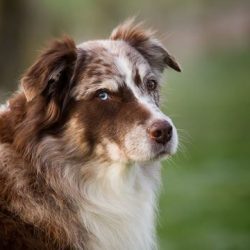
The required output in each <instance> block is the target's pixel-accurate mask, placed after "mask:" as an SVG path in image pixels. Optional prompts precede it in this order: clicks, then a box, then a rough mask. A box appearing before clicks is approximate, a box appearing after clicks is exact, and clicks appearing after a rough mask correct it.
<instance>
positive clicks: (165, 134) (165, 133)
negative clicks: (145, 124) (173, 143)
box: [148, 120, 173, 144]
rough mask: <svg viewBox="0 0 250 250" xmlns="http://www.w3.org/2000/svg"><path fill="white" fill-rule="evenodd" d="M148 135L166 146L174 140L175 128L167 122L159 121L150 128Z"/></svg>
mask: <svg viewBox="0 0 250 250" xmlns="http://www.w3.org/2000/svg"><path fill="white" fill-rule="evenodd" d="M148 133H149V136H150V138H151V139H152V140H154V141H156V142H157V143H161V144H166V143H167V142H169V141H170V140H171V138H172V134H173V127H172V126H171V125H170V124H169V122H167V121H166V120H159V121H156V122H154V123H153V124H152V125H151V126H150V127H149V129H148Z"/></svg>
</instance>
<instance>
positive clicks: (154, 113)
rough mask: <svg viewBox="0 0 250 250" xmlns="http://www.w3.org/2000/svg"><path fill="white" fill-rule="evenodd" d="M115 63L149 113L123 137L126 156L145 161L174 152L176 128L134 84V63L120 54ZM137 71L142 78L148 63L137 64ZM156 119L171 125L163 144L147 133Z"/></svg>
mask: <svg viewBox="0 0 250 250" xmlns="http://www.w3.org/2000/svg"><path fill="white" fill-rule="evenodd" d="M116 65H117V67H118V68H119V70H120V72H121V73H122V74H123V75H124V76H125V79H126V80H125V83H126V85H127V86H128V87H129V89H130V90H131V91H132V93H133V95H134V96H135V98H136V99H137V101H138V103H140V104H141V105H142V106H144V107H145V109H146V110H148V111H149V113H150V114H151V117H150V119H149V120H148V121H147V122H146V123H145V125H137V124H135V126H134V128H133V129H132V130H131V131H129V133H128V134H127V135H126V137H125V141H124V143H125V148H126V151H127V152H126V153H127V156H128V157H129V158H130V159H131V160H135V161H147V160H149V159H153V158H154V157H155V156H156V155H157V154H158V153H161V152H165V153H167V154H170V155H172V154H174V153H176V151H177V147H178V135H177V130H176V128H175V126H174V124H173V122H172V120H171V119H170V118H169V117H167V116H166V115H165V114H163V113H162V112H161V110H160V109H159V108H158V107H157V105H156V103H155V101H154V100H153V98H152V97H151V96H149V95H148V94H147V93H143V92H142V91H141V90H140V89H139V88H138V87H137V86H136V84H135V82H134V78H133V67H134V65H133V64H132V62H131V61H130V60H129V59H128V57H126V56H123V55H122V54H121V55H119V57H117V58H116ZM137 67H138V72H139V74H140V76H141V78H142V79H143V77H144V75H145V72H147V70H148V67H149V65H148V64H147V63H142V64H139V65H137ZM157 120H166V121H167V122H168V123H169V124H170V125H171V126H172V127H173V132H172V133H173V134H172V138H171V140H170V141H169V142H168V143H167V144H166V145H165V146H163V145H155V143H152V141H151V139H150V138H149V136H148V134H147V128H148V127H149V126H150V125H151V124H153V123H154V121H157Z"/></svg>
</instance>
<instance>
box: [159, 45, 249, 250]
mask: <svg viewBox="0 0 250 250" xmlns="http://www.w3.org/2000/svg"><path fill="white" fill-rule="evenodd" d="M249 65H250V51H249V50H247V51H246V50H242V51H238V52H237V51H235V52H232V51H228V52H223V51H217V52H213V53H210V54H207V55H206V56H203V57H202V56H201V57H200V58H199V59H197V60H196V61H195V62H193V63H188V62H185V68H184V72H183V73H182V75H177V74H176V73H172V72H169V76H168V86H166V87H165V88H164V91H165V94H166V96H167V99H168V101H167V103H166V104H165V111H166V113H167V114H169V113H170V114H171V115H173V117H174V121H175V124H176V126H177V128H184V129H185V130H184V132H183V131H180V135H181V137H183V138H181V141H183V142H182V144H183V146H184V147H181V148H182V150H181V151H182V152H180V153H179V154H178V155H177V156H176V157H175V158H174V159H173V160H172V161H166V162H165V163H164V168H163V193H162V195H161V199H160V212H159V226H158V235H159V240H160V246H161V249H162V250H163V249H171V250H189V249H190V250H234V249H235V250H236V249H237V250H243V249H244V250H246V249H250V218H249V211H250V185H249V183H250V168H249V163H250V152H249V149H250V133H249V128H250V112H249V108H250V98H249V94H250V84H249ZM175 114H177V115H176V116H175Z"/></svg>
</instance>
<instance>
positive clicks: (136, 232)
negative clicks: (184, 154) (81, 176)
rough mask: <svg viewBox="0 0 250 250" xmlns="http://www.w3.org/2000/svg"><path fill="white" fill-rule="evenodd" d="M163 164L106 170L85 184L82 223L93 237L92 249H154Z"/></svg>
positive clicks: (117, 167)
mask: <svg viewBox="0 0 250 250" xmlns="http://www.w3.org/2000/svg"><path fill="white" fill-rule="evenodd" d="M159 183H160V164H158V163H154V164H152V163H151V164H147V165H144V166H131V167H129V169H124V168H123V167H122V166H111V167H110V168H108V169H107V168H105V170H103V172H102V173H100V175H99V176H98V177H97V179H96V180H95V181H94V182H93V181H92V183H88V184H87V185H84V187H83V189H82V192H84V196H85V197H87V200H88V202H87V203H88V204H87V205H86V203H85V205H84V206H83V207H82V210H81V214H80V217H81V220H82V222H83V223H84V225H85V227H86V228H87V230H88V231H89V232H90V233H91V235H93V238H92V239H91V240H90V246H89V249H91V250H127V249H129V250H140V249H143V250H152V249H156V248H157V247H156V244H155V209H156V202H157V201H156V197H157V190H158V186H159Z"/></svg>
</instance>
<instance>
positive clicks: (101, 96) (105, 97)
mask: <svg viewBox="0 0 250 250" xmlns="http://www.w3.org/2000/svg"><path fill="white" fill-rule="evenodd" d="M98 98H99V99H101V100H102V101H106V100H108V98H109V94H108V93H107V92H105V91H102V92H100V93H99V94H98Z"/></svg>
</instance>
